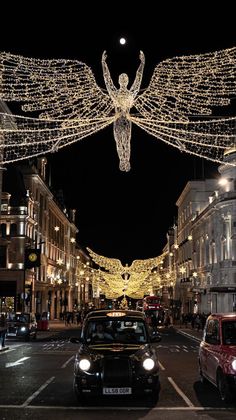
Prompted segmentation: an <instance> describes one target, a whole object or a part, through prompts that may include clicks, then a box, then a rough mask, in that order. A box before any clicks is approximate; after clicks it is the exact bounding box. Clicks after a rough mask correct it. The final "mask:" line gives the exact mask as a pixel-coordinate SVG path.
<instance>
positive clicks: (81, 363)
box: [79, 359, 91, 371]
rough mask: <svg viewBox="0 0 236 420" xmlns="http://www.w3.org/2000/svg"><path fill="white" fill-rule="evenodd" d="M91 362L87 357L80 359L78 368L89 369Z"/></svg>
mask: <svg viewBox="0 0 236 420" xmlns="http://www.w3.org/2000/svg"><path fill="white" fill-rule="evenodd" d="M90 366H91V363H90V361H89V360H88V359H80V361H79V368H80V369H81V370H84V371H87V370H89V368H90Z"/></svg>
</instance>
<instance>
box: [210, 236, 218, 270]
mask: <svg viewBox="0 0 236 420" xmlns="http://www.w3.org/2000/svg"><path fill="white" fill-rule="evenodd" d="M216 262H217V261H216V244H215V241H214V240H212V241H211V242H210V264H214V263H216Z"/></svg>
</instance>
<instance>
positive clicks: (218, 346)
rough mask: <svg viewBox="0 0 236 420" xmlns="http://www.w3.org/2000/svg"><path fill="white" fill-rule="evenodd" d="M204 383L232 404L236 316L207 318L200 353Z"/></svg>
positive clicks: (235, 384)
mask: <svg viewBox="0 0 236 420" xmlns="http://www.w3.org/2000/svg"><path fill="white" fill-rule="evenodd" d="M199 370H200V375H201V379H202V381H203V380H205V379H207V380H208V381H210V382H211V383H213V384H214V385H215V386H216V387H217V388H218V390H219V393H220V397H221V400H222V401H225V402H229V401H230V400H231V399H232V396H233V393H234V395H235V391H236V313H225V314H224V313H222V314H220V313H216V314H212V315H210V316H209V317H208V318H207V321H206V325H205V328H204V332H203V339H202V341H201V344H200V350H199Z"/></svg>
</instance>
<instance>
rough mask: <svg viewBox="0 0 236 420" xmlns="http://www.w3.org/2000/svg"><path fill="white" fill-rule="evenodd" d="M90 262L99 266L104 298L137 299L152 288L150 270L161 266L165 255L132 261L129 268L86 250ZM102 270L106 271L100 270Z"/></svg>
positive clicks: (100, 283)
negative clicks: (123, 295)
mask: <svg viewBox="0 0 236 420" xmlns="http://www.w3.org/2000/svg"><path fill="white" fill-rule="evenodd" d="M87 250H88V252H89V255H90V257H91V258H92V260H93V261H94V262H95V263H96V264H97V265H99V277H100V281H99V287H100V289H101V290H102V292H103V293H104V294H105V295H106V297H108V296H109V297H111V298H116V297H119V296H121V295H122V294H125V295H127V296H129V297H132V298H135V299H138V298H142V297H143V296H144V294H145V293H148V290H149V289H150V287H152V283H153V281H152V276H151V274H152V270H153V269H154V268H157V267H158V266H161V265H162V264H163V261H164V257H165V256H166V255H167V253H166V252H165V253H163V254H162V255H159V256H157V257H154V258H148V259H146V260H134V261H133V262H132V264H131V265H130V266H128V265H125V266H123V265H122V263H121V261H120V260H119V259H117V258H108V257H104V256H103V255H99V254H96V253H95V252H94V251H92V250H91V249H90V248H87ZM100 268H104V269H105V270H106V271H102V270H100ZM101 279H102V281H101Z"/></svg>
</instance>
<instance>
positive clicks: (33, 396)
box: [21, 376, 55, 407]
mask: <svg viewBox="0 0 236 420" xmlns="http://www.w3.org/2000/svg"><path fill="white" fill-rule="evenodd" d="M54 379H55V376H52V377H51V378H49V379H48V380H47V381H46V382H45V383H44V384H43V385H42V386H41V387H40V388H39V389H38V390H37V391H35V392H34V393H33V394H32V395H31V396H30V397H29V398H27V400H26V401H25V402H24V403H23V404H22V405H21V407H26V406H27V405H29V404H30V403H31V401H32V400H33V399H34V398H35V397H37V396H38V395H39V394H40V392H41V391H43V389H44V388H46V387H47V386H48V385H49V384H50V383H51V382H52V381H53V380H54Z"/></svg>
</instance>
